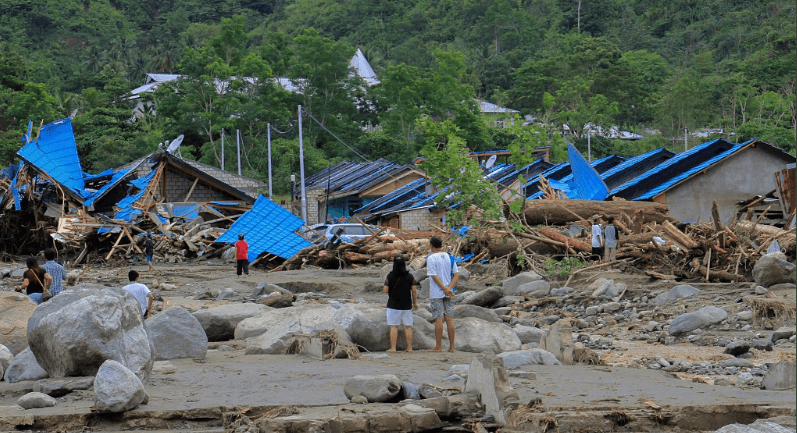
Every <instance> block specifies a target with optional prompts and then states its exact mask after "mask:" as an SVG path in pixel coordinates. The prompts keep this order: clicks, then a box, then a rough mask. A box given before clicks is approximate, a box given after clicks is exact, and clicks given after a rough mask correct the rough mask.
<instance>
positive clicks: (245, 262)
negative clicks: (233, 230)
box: [235, 233, 249, 278]
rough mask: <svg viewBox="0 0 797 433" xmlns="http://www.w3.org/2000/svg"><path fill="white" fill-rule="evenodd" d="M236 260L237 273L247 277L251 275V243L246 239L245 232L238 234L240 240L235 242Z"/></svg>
mask: <svg viewBox="0 0 797 433" xmlns="http://www.w3.org/2000/svg"><path fill="white" fill-rule="evenodd" d="M235 262H236V273H237V275H238V276H239V277H240V276H241V274H243V275H244V278H246V276H247V275H249V244H247V243H246V241H245V240H244V234H243V233H239V234H238V242H236V243H235Z"/></svg>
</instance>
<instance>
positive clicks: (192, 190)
mask: <svg viewBox="0 0 797 433" xmlns="http://www.w3.org/2000/svg"><path fill="white" fill-rule="evenodd" d="M197 183H199V178H196V179H194V183H193V185H191V189H189V190H188V194H186V195H185V200H183V201H188V199H190V198H191V194H193V193H194V188H196V184H197Z"/></svg>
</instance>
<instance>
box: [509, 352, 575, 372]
mask: <svg viewBox="0 0 797 433" xmlns="http://www.w3.org/2000/svg"><path fill="white" fill-rule="evenodd" d="M498 356H499V357H500V358H502V359H503V360H504V365H505V366H506V368H508V369H510V370H514V369H516V368H518V367H521V366H523V365H562V363H561V362H560V361H559V360H558V359H556V356H554V354H553V353H551V352H548V351H547V350H543V349H529V350H514V351H511V352H504V353H499V354H498Z"/></svg>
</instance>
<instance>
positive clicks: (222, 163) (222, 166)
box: [221, 128, 225, 170]
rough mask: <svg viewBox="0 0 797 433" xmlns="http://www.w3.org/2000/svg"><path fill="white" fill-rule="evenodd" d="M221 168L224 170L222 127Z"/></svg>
mask: <svg viewBox="0 0 797 433" xmlns="http://www.w3.org/2000/svg"><path fill="white" fill-rule="evenodd" d="M221 169H222V170H224V169H225V168H224V128H222V129H221Z"/></svg>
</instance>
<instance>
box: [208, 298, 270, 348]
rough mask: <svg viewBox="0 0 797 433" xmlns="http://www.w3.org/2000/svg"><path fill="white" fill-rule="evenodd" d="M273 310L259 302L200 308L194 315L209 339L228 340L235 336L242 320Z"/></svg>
mask: <svg viewBox="0 0 797 433" xmlns="http://www.w3.org/2000/svg"><path fill="white" fill-rule="evenodd" d="M269 310H271V308H270V307H267V306H265V305H258V304H231V305H220V306H218V307H211V308H208V309H205V310H199V311H197V312H195V313H194V317H196V319H197V320H199V324H200V325H202V329H204V330H205V334H206V335H207V337H208V341H228V340H232V339H233V338H235V327H236V326H238V324H239V323H241V321H243V320H244V319H248V318H250V317H255V316H257V315H260V314H261V313H263V312H266V311H269Z"/></svg>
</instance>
